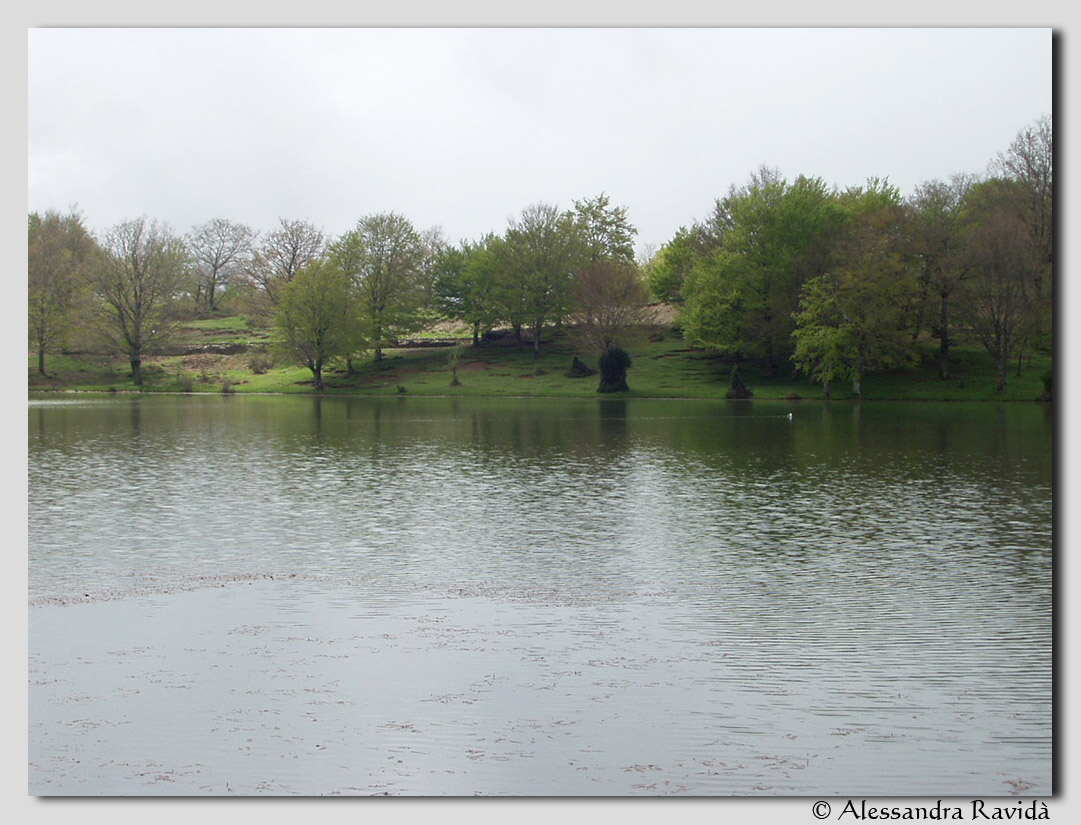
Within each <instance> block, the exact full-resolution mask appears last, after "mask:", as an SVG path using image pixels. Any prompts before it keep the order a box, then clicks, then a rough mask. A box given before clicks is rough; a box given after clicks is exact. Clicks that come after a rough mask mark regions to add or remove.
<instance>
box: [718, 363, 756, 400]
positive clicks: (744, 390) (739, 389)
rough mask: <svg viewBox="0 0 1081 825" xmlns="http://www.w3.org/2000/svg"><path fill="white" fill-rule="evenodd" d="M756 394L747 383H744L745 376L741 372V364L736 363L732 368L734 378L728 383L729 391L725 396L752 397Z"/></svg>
mask: <svg viewBox="0 0 1081 825" xmlns="http://www.w3.org/2000/svg"><path fill="white" fill-rule="evenodd" d="M752 395H754V393H753V392H751V390H750V389H748V387H747V385H746V384H744V383H743V376H742V375H740V374H739V364H736V366H734V367H733V368H732V380H731V382H729V385H728V392H726V393H725V394H724V397H725V398H750V397H751V396H752Z"/></svg>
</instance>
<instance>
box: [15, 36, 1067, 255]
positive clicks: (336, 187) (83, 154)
mask: <svg viewBox="0 0 1081 825" xmlns="http://www.w3.org/2000/svg"><path fill="white" fill-rule="evenodd" d="M1051 111H1052V66H1051V30H1050V29H1047V28H1043V29H1039V28H1030V29H1008V28H1005V29H1004V28H980V29H949V28H926V29H799V28H797V29H776V28H774V29H527V28H523V29H326V30H319V29H130V28H129V29H30V30H29V32H28V149H29V154H28V185H29V193H28V209H29V210H31V211H34V210H37V211H41V210H45V209H50V208H51V209H59V210H66V209H67V208H68V207H69V206H71V205H76V206H77V207H78V208H79V209H80V210H81V211H82V213H83V214H84V216H85V219H86V222H87V224H88V225H89V226H90V227H91V228H92V229H95V230H103V229H105V228H107V227H108V226H111V225H112V224H114V223H117V222H119V221H121V220H125V219H127V218H132V217H137V216H139V215H144V214H145V215H148V216H150V217H154V218H159V219H162V220H165V221H168V222H169V223H170V224H172V226H173V228H174V229H176V230H177V231H180V232H186V231H187V230H188V229H190V228H191V227H192V226H193V225H195V224H197V223H201V222H203V221H206V220H209V219H211V218H218V217H222V218H228V219H231V220H235V221H239V222H242V223H246V224H249V225H250V226H252V227H253V228H255V229H258V230H266V229H270V228H272V227H273V226H274V225H275V224H276V222H277V219H278V218H279V217H284V218H290V219H305V220H309V221H312V222H313V223H315V224H317V225H319V226H321V227H322V228H324V229H325V230H326V231H327V232H328V233H330V234H332V235H333V234H339V233H341V232H344V231H347V230H348V229H350V228H352V227H353V226H354V225H355V223H356V221H357V219H358V218H360V217H361V216H363V215H366V214H369V213H372V212H383V211H396V212H401V213H402V214H404V215H405V216H406V217H408V218H409V219H410V220H412V221H413V223H414V224H415V225H416V226H417V227H418V228H420V229H425V228H428V227H431V226H440V227H442V228H443V230H444V232H445V234H446V235H447V236H448V238H449V239H451V240H452V241H456V240H459V239H464V238H469V239H472V238H478V237H480V236H482V235H483V234H485V233H487V232H488V231H495V232H502V231H503V230H504V229H505V228H506V225H507V219H508V217H512V216H515V215H517V214H518V213H520V211H521V210H522V209H523V208H524V207H525V206H527V205H529V204H531V203H535V202H537V201H547V202H551V203H556V204H558V205H560V206H563V207H568V208H569V207H570V206H571V205H572V202H573V201H574V200H575V199H578V198H584V197H591V196H593V195H596V194H598V193H600V192H601V191H604V192H606V193H607V194H608V195H609V196H610V197H611V199H612V202H613V203H615V204H619V205H623V206H626V207H628V210H629V216H630V219H631V222H632V223H634V224H635V225H636V226H637V227H638V230H639V235H638V241H639V246H640V247H642V246H644V245H645V244H655V245H660V244H662V243H664V242H665V241H666V240H668V239H669V238H670V237H671V236H672V235H673V234H674V233H675V231H676V230H677V229H678V228H679V227H680V226H681V225H689V224H690V223H692V222H693V221H694V220H696V219H700V218H703V217H705V216H706V215H707V214H708V213H709V211H710V209H711V208H712V205H713V201H714V199H715V198H717V197H720V196H723V195H724V194H725V193H726V192H727V190H728V188H729V187H730V186H731V185H733V184H735V185H737V186H739V185H742V184H743V183H745V182H746V181H747V179H748V177H749V175H750V174H751V172H753V171H754V170H755V169H757V168H758V167H759V166H762V165H767V166H770V167H775V168H777V169H779V170H780V171H781V172H782V173H783V174H784V175H785V176H786V177H789V178H793V177H795V176H796V175H799V174H806V175H810V176H820V177H822V178H824V179H825V180H826V182H827V183H829V184H835V185H838V186H841V187H844V186H849V185H856V184H860V183H863V182H864V181H865V180H866V179H867V178H868V177H882V178H888V179H889V180H890V181H891V182H892V183H894V184H895V185H897V186H898V187H899V188H900V189H901V191H902V192H903V193H904V194H908V193H910V192H911V191H912V188H913V187H914V186H915V185H916V184H918V183H920V182H922V181H924V180H927V179H930V178H936V177H938V178H944V177H948V176H949V175H951V174H953V173H955V172H976V173H980V172H983V171H984V170H985V169H986V166H987V163H988V162H989V161H990V160H991V159H992V158H994V156H995V155H996V153H998V152H1000V151H1003V150H1005V149H1006V147H1007V146H1008V145H1009V143H1010V141H1011V140H1012V139H1013V137H1014V136H1015V135H1016V133H1017V131H1018V130H1019V129H1021V128H1022V127H1024V126H1027V125H1029V124H1030V123H1031V122H1032V121H1034V120H1035V119H1036V118H1038V117H1039V116H1041V115H1044V114H1051Z"/></svg>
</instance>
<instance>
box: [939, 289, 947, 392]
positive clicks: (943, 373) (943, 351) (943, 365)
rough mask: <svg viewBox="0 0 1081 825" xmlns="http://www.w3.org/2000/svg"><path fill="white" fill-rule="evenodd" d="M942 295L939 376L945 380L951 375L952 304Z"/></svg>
mask: <svg viewBox="0 0 1081 825" xmlns="http://www.w3.org/2000/svg"><path fill="white" fill-rule="evenodd" d="M941 297H942V309H941V311H940V312H939V317H938V377H939V378H941V379H943V380H945V379H947V378H949V377H950V304H949V298H948V297H947V296H946V295H943V296H941Z"/></svg>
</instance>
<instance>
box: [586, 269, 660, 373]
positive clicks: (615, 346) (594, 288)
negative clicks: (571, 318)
mask: <svg viewBox="0 0 1081 825" xmlns="http://www.w3.org/2000/svg"><path fill="white" fill-rule="evenodd" d="M574 297H575V302H576V304H577V307H578V312H579V326H578V334H579V335H580V336H581V337H582V339H583V340H584V341H585V344H586V346H587V347H588V348H590V349H592V350H594V351H595V352H598V353H600V359H601V383H600V386H599V387H598V392H620V391H626V390H627V368H628V367H630V365H631V363H630V358H629V357H628V356H627V354H626V352H625V350H624V349H623V348H624V346H626V344H627V339H628V336H629V335H630V334H631V333H632V331H634V330H635V329H637V328H640V327H641V325H642V324H645V323H647V322H648V321H649V320H650V318H651V317H652V310H650V308H649V307H648V306H647V305H646V302H647V301H648V300H649V289H648V288H647V287H646V285H645V283H644V281H643V280H642V277H641V275H640V273H639V271H638V267H636V266H635V265H634V264H631V263H627V262H626V261H621V260H613V259H611V258H601V259H599V260H597V261H594V262H593V263H592V264H591V265H590V266H588V267H587V268H586V269H584V270H582V271H581V272H580V273H578V275H577V276H576V278H575V284H574Z"/></svg>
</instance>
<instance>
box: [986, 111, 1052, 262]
mask: <svg viewBox="0 0 1081 825" xmlns="http://www.w3.org/2000/svg"><path fill="white" fill-rule="evenodd" d="M1054 160H1055V152H1054V134H1053V129H1052V124H1051V118H1050V117H1049V116H1047V115H1044V116H1043V117H1041V118H1039V119H1038V120H1037V121H1036V122H1035V123H1033V124H1032V125H1031V126H1028V127H1026V128H1024V129H1022V130H1021V131H1020V132H1018V134H1017V136H1016V137H1015V138H1014V140H1013V142H1012V143H1011V144H1010V147H1009V148H1008V149H1007V150H1006V151H1005V152H1002V153H999V155H998V158H997V159H996V160H995V161H994V162H993V163H992V171H993V172H994V173H995V174H996V175H997V176H998V177H1001V178H1004V179H1006V180H1012V181H1015V182H1017V183H1018V184H1020V186H1018V187H1017V188H1015V189H1013V190H1011V192H1010V195H1011V198H1010V205H1011V206H1012V208H1013V209H1014V211H1015V212H1016V213H1017V215H1018V217H1019V218H1020V219H1021V221H1022V222H1023V223H1024V224H1025V227H1026V228H1027V230H1028V233H1029V236H1030V238H1031V240H1032V243H1033V245H1034V246H1035V247H1036V249H1037V251H1038V254H1039V255H1040V259H1041V262H1042V263H1043V264H1044V265H1045V266H1047V267H1050V266H1051V262H1052V258H1053V256H1054V228H1055V224H1054V215H1053V212H1054V195H1055V191H1054Z"/></svg>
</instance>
